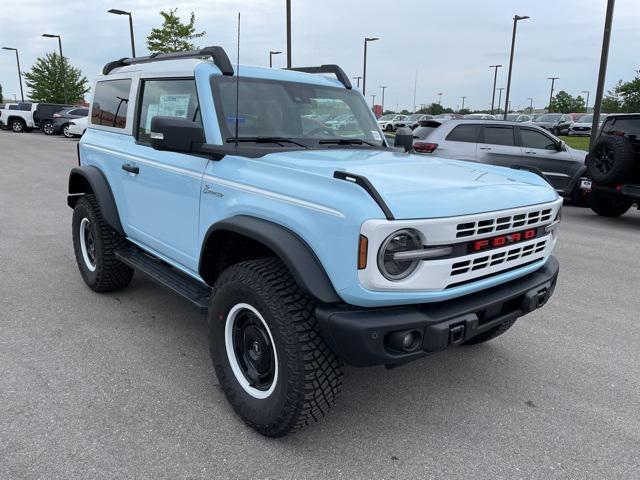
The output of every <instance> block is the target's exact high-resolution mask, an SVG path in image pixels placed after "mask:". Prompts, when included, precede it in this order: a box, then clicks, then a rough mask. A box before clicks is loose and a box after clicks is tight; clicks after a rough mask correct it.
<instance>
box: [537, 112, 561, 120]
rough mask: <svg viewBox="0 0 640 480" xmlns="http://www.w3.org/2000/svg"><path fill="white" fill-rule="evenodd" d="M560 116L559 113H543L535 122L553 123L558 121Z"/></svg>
mask: <svg viewBox="0 0 640 480" xmlns="http://www.w3.org/2000/svg"><path fill="white" fill-rule="evenodd" d="M561 116H562V114H560V113H545V114H544V115H540V116H539V117H538V118H536V122H555V121H558V120H560V117H561Z"/></svg>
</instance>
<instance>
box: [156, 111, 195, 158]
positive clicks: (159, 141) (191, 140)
mask: <svg viewBox="0 0 640 480" xmlns="http://www.w3.org/2000/svg"><path fill="white" fill-rule="evenodd" d="M196 143H197V144H202V143H204V128H202V125H200V124H199V123H196V122H192V121H191V120H187V119H186V118H181V117H163V116H155V117H153V118H152V119H151V146H152V147H153V148H154V149H155V150H169V151H172V152H185V153H190V152H192V151H193V147H194V144H196Z"/></svg>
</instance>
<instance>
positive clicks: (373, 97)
mask: <svg viewBox="0 0 640 480" xmlns="http://www.w3.org/2000/svg"><path fill="white" fill-rule="evenodd" d="M375 106H376V96H375V95H371V108H374V107H375Z"/></svg>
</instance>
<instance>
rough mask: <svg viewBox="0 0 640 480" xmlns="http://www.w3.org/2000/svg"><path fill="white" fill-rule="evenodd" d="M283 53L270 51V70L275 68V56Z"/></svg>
mask: <svg viewBox="0 0 640 480" xmlns="http://www.w3.org/2000/svg"><path fill="white" fill-rule="evenodd" d="M281 53H282V52H274V51H273V50H270V51H269V68H273V56H274V55H279V54H281Z"/></svg>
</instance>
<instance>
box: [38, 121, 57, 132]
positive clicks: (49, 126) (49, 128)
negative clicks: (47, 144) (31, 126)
mask: <svg viewBox="0 0 640 480" xmlns="http://www.w3.org/2000/svg"><path fill="white" fill-rule="evenodd" d="M41 128H42V131H43V132H44V133H45V135H53V134H54V133H55V128H54V127H53V122H49V121H47V122H44V123H43V124H42V127H41Z"/></svg>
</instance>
